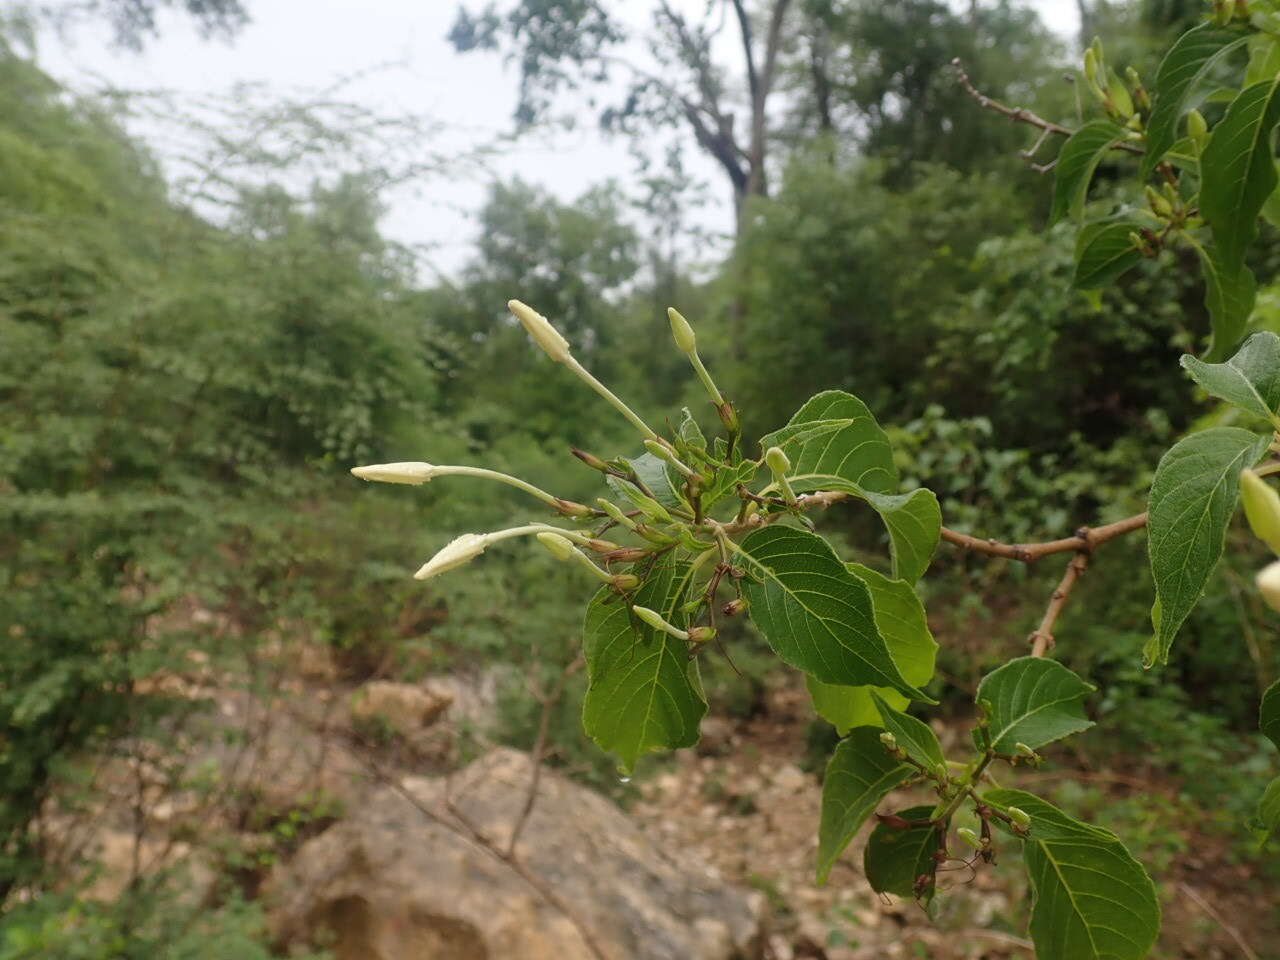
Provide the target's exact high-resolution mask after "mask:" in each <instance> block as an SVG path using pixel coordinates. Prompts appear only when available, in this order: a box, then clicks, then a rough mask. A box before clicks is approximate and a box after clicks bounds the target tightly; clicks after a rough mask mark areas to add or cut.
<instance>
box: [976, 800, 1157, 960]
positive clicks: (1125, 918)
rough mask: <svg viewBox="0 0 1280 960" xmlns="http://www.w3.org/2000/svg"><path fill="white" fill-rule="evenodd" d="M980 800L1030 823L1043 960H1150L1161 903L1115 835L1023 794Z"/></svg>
mask: <svg viewBox="0 0 1280 960" xmlns="http://www.w3.org/2000/svg"><path fill="white" fill-rule="evenodd" d="M982 799H983V800H984V801H986V802H987V803H989V804H991V805H992V806H993V807H996V808H997V809H1007V808H1008V807H1018V808H1019V809H1021V810H1024V811H1026V812H1027V813H1028V814H1029V815H1030V816H1031V834H1030V836H1029V837H1027V838H1026V840H1025V842H1024V848H1023V860H1024V862H1025V864H1026V868H1027V876H1028V877H1029V878H1030V880H1031V890H1032V895H1033V897H1034V902H1033V903H1032V907H1031V939H1032V940H1033V941H1034V942H1035V945H1036V958H1037V960H1142V958H1144V957H1146V956H1147V953H1148V951H1150V949H1151V947H1152V945H1153V944H1154V943H1155V940H1156V937H1157V935H1158V934H1159V932H1160V901H1159V899H1158V898H1157V896H1156V889H1155V886H1154V885H1153V884H1152V882H1151V878H1150V877H1148V876H1147V871H1146V870H1144V869H1143V867H1142V864H1140V863H1138V861H1137V860H1135V859H1134V858H1133V857H1132V855H1130V853H1129V851H1128V850H1126V849H1125V848H1124V844H1122V843H1121V842H1120V841H1119V840H1118V839H1116V837H1115V835H1114V834H1112V833H1109V832H1108V831H1106V830H1103V829H1101V828H1099V827H1094V826H1091V825H1089V824H1085V823H1081V822H1080V821H1078V820H1074V819H1072V818H1071V817H1069V816H1067V815H1066V814H1065V813H1063V812H1062V811H1061V810H1059V809H1058V808H1057V807H1055V806H1053V805H1052V804H1049V803H1046V802H1045V801H1044V800H1041V799H1040V798H1039V797H1037V796H1033V795H1032V794H1030V793H1026V792H1024V791H1022V790H992V791H990V792H989V793H986V794H984V795H983V798H982ZM996 823H997V824H1000V823H1001V821H999V820H997V821H996Z"/></svg>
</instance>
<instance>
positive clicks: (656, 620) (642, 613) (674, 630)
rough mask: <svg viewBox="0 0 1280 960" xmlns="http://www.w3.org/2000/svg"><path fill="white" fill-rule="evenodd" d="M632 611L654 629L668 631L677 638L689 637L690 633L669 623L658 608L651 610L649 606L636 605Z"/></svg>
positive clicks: (662, 631) (686, 638)
mask: <svg viewBox="0 0 1280 960" xmlns="http://www.w3.org/2000/svg"><path fill="white" fill-rule="evenodd" d="M631 612H632V613H634V614H635V615H636V616H637V617H639V618H640V619H641V620H643V621H644V622H645V623H647V624H648V625H649V626H651V627H653V629H655V630H657V631H659V632H661V633H668V634H670V635H671V636H673V637H675V638H676V639H677V640H688V639H689V634H688V633H686V632H685V631H684V630H681V629H680V628H679V627H677V626H675V625H673V624H670V623H667V621H666V620H665V619H663V617H662V614H660V613H659V612H658V611H657V610H650V609H649V608H648V607H641V606H634V607H632V608H631Z"/></svg>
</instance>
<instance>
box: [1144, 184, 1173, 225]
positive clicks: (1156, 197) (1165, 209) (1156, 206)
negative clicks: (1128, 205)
mask: <svg viewBox="0 0 1280 960" xmlns="http://www.w3.org/2000/svg"><path fill="white" fill-rule="evenodd" d="M1143 190H1144V192H1145V193H1146V197H1147V206H1149V207H1150V208H1151V212H1152V213H1154V214H1155V215H1156V216H1157V217H1163V218H1165V219H1166V220H1167V219H1168V218H1169V217H1171V216H1173V206H1172V205H1171V204H1170V203H1169V201H1168V200H1166V199H1165V198H1164V197H1162V196H1161V195H1160V191H1158V190H1157V189H1156V188H1155V187H1153V186H1151V184H1147V185H1146V186H1145V187H1144V188H1143Z"/></svg>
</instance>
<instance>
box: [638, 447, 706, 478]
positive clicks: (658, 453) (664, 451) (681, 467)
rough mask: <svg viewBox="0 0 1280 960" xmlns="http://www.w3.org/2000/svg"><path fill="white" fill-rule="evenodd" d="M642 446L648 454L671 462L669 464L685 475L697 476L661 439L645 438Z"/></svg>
mask: <svg viewBox="0 0 1280 960" xmlns="http://www.w3.org/2000/svg"><path fill="white" fill-rule="evenodd" d="M644 448H645V449H646V450H648V451H649V453H650V454H652V455H653V456H655V457H657V458H658V459H659V460H665V461H666V462H667V463H669V464H671V466H673V467H675V468H676V470H678V471H679V472H680V473H682V474H684V475H685V476H686V477H693V476H697V474H695V473H694V472H693V470H692V469H690V468H689V467H688V466H686V465H685V464H683V463H681V462H680V458H679V457H677V456H676V455H675V454H674V453H672V452H671V448H670V447H668V446H667V445H666V444H664V443H663V442H662V441H660V440H646V441H645V442H644Z"/></svg>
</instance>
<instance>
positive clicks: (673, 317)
mask: <svg viewBox="0 0 1280 960" xmlns="http://www.w3.org/2000/svg"><path fill="white" fill-rule="evenodd" d="M667 318H668V319H669V320H670V321H671V336H672V337H674V338H675V341H676V346H677V347H678V348H679V349H680V352H681V353H686V354H691V353H693V352H694V351H695V350H697V349H698V338H697V336H695V335H694V332H693V326H692V325H691V324H690V323H689V321H688V320H686V319H685V318H684V314H682V313H681V312H680V311H679V310H677V309H676V308H675V307H667Z"/></svg>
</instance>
